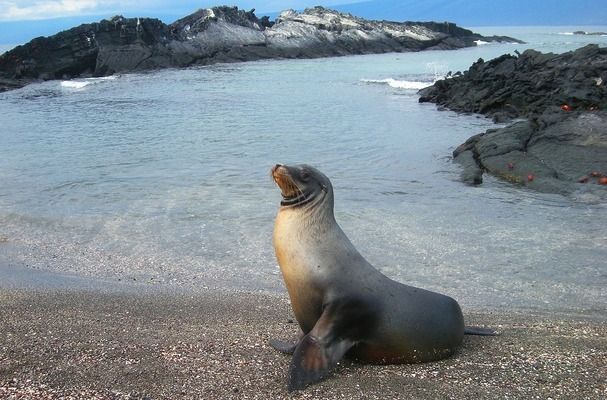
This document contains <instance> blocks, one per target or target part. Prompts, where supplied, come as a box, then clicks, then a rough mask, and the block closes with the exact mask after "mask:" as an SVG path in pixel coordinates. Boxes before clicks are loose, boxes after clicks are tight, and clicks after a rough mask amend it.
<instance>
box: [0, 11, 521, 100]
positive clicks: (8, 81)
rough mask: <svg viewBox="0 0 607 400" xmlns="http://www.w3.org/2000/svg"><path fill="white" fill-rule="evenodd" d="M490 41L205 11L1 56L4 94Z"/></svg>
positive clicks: (409, 28)
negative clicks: (133, 74)
mask: <svg viewBox="0 0 607 400" xmlns="http://www.w3.org/2000/svg"><path fill="white" fill-rule="evenodd" d="M479 40H481V41H484V42H495V41H506V42H520V41H518V40H516V39H513V38H510V37H505V36H491V37H485V36H481V35H479V34H476V33H473V32H472V31H469V30H467V29H463V28H460V27H458V26H456V25H455V24H452V23H448V22H445V23H436V22H402V23H399V22H390V21H370V20H365V19H362V18H358V17H355V16H352V15H350V14H342V13H338V12H336V11H332V10H328V9H325V8H322V7H314V8H309V9H306V10H305V11H303V12H295V11H293V10H287V11H283V12H282V13H281V14H280V16H279V17H278V18H277V19H276V20H275V21H270V19H269V18H268V17H262V18H258V17H257V16H256V15H255V13H254V10H251V11H244V10H239V9H238V8H237V7H226V6H223V7H213V8H209V9H201V10H198V11H197V12H195V13H193V14H191V15H188V16H186V17H184V18H182V19H180V20H178V21H175V22H174V23H172V24H170V25H167V24H165V23H163V22H162V21H160V20H158V19H152V18H124V17H121V16H116V17H113V18H112V19H110V20H102V21H100V22H97V23H92V24H84V25H80V26H78V27H75V28H72V29H69V30H67V31H63V32H60V33H57V34H56V35H53V36H50V37H39V38H36V39H34V40H32V41H31V42H29V43H27V44H24V45H22V46H17V47H16V48H15V49H13V50H11V51H8V52H6V53H4V54H2V55H0V91H5V90H10V89H15V88H19V87H22V86H24V85H26V84H28V83H31V82H36V81H43V80H52V79H71V78H77V77H92V76H95V77H99V76H107V75H112V74H115V73H124V72H130V71H142V70H152V69H161V68H169V67H188V66H192V65H206V64H213V63H219V62H239V61H253V60H260V59H274V58H318V57H331V56H343V55H354V54H375V53H387V52H405V51H420V50H431V49H459V48H463V47H470V46H475V45H476V41H479Z"/></svg>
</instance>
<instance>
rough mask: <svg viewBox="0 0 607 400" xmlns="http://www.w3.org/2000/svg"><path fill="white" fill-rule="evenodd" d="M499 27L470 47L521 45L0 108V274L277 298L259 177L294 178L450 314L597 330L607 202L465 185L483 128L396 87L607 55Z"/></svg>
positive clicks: (268, 213) (152, 78)
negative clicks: (494, 40) (455, 309)
mask: <svg viewBox="0 0 607 400" xmlns="http://www.w3.org/2000/svg"><path fill="white" fill-rule="evenodd" d="M512 29H513V28H508V29H507V30H506V29H502V28H491V29H490V28H483V29H479V30H480V31H482V32H483V33H492V34H509V35H512V36H515V37H519V38H522V39H523V40H528V41H529V43H528V44H526V45H512V44H502V45H492V44H490V45H483V46H479V47H476V48H472V49H464V50H458V51H449V52H447V51H430V52H421V53H407V54H385V55H373V56H356V57H343V58H330V59H319V60H290V61H263V62H252V63H243V64H226V65H215V66H210V67H204V68H191V69H186V70H164V71H159V72H151V73H145V74H128V75H122V76H116V77H110V78H103V79H77V80H74V81H64V82H60V81H53V82H46V83H42V84H36V85H30V86H27V87H25V88H23V89H20V90H17V91H12V92H8V93H3V94H0V115H2V125H3V126H2V130H1V131H0V182H1V187H0V236H3V237H5V238H7V239H8V241H7V242H6V243H0V263H4V264H11V265H19V266H27V267H28V268H32V269H43V270H45V271H51V272H61V273H69V274H76V275H84V276H92V277H97V278H103V279H114V280H119V279H120V280H121V281H135V280H136V281H137V282H139V283H141V282H142V281H143V282H146V283H149V284H160V285H162V284H170V285H176V286H187V287H192V288H196V287H207V286H220V287H233V288H234V287H235V288H246V289H255V290H256V289H260V290H283V285H282V281H281V277H280V274H279V271H278V268H277V266H276V261H275V258H274V254H273V248H272V244H271V231H272V227H273V218H274V215H275V213H276V210H277V208H278V203H279V201H280V194H279V191H278V190H277V189H276V188H275V186H274V185H273V183H272V181H271V180H270V178H269V168H270V167H271V166H272V165H273V164H275V163H276V162H284V163H295V162H305V163H309V164H312V165H315V166H317V167H318V168H319V169H321V170H322V171H324V172H325V173H326V174H327V175H328V176H329V177H330V178H331V179H332V181H333V185H334V187H335V191H336V216H337V219H338V221H339V223H340V224H341V225H342V227H343V229H344V230H345V232H346V233H347V234H348V235H349V237H350V239H351V240H352V241H353V242H354V244H355V245H356V246H357V247H358V249H359V250H360V251H361V253H362V254H363V255H365V256H366V257H367V259H368V260H369V261H371V263H373V264H374V265H375V266H377V267H378V268H380V269H381V270H382V271H384V272H385V273H386V274H387V275H389V276H391V277H393V278H395V279H398V280H400V281H403V282H407V283H409V284H413V285H417V286H422V287H425V288H428V289H433V290H438V291H441V292H443V293H447V294H450V295H452V296H455V297H456V298H457V299H458V300H459V301H460V303H462V304H463V305H464V306H465V307H472V308H501V307H508V308H516V309H527V308H532V309H537V310H545V311H548V312H561V313H577V314H588V315H592V316H600V317H604V314H605V311H604V310H605V309H606V306H607V293H606V292H607V291H605V287H606V285H607V261H606V260H607V246H606V245H607V233H606V231H605V229H604V227H605V226H606V225H607V212H606V211H607V207H606V206H605V203H604V202H603V201H602V200H601V198H604V196H600V195H596V194H593V193H585V192H583V191H582V189H580V191H579V192H578V193H576V194H574V195H573V196H571V197H562V196H557V195H546V194H541V193H535V192H531V191H528V190H525V189H521V188H518V187H513V186H511V185H509V184H505V183H502V182H500V181H497V180H494V179H491V178H487V179H486V180H485V182H484V184H483V185H482V186H480V187H469V186H466V185H464V184H462V183H460V182H459V181H458V175H459V171H460V170H459V167H458V166H457V165H454V164H453V163H452V160H451V156H450V155H451V152H452V151H453V149H454V148H455V147H456V146H457V145H458V144H460V143H461V142H463V141H464V140H466V139H467V138H468V137H469V136H471V135H473V134H475V133H479V132H482V131H484V130H485V129H487V128H489V127H492V126H494V125H493V124H492V123H491V121H489V120H487V119H485V118H482V117H478V116H474V115H458V114H455V113H452V112H449V111H437V109H436V107H435V106H434V105H431V104H419V103H418V101H417V100H418V98H417V95H416V90H415V89H410V87H414V88H416V87H418V86H421V85H423V84H429V83H431V82H432V81H433V80H435V79H436V78H438V77H440V76H443V75H444V74H446V73H447V72H448V71H454V72H455V71H457V70H465V69H467V67H468V66H469V65H470V64H471V63H472V62H473V61H475V60H477V59H478V58H479V57H482V58H484V59H486V60H487V59H490V58H492V57H495V56H498V55H500V54H503V53H505V52H511V51H513V50H514V49H518V50H519V51H523V50H524V49H525V48H536V49H539V50H549V51H565V50H571V49H574V48H577V47H579V46H580V45H583V44H586V43H591V42H600V43H602V44H603V45H605V44H607V38H604V37H589V36H575V37H573V36H569V35H560V34H558V33H559V32H570V31H573V30H577V28H576V27H566V28H546V29H544V30H543V31H542V30H541V28H533V29H531V28H516V29H518V30H514V31H513V30H512ZM584 30H588V31H590V30H591V29H590V28H588V27H585V28H584ZM596 30H601V29H600V27H597V29H596ZM603 30H606V28H603ZM517 33H518V34H517ZM409 83H412V84H409ZM32 273H34V272H32ZM0 279H2V273H0Z"/></svg>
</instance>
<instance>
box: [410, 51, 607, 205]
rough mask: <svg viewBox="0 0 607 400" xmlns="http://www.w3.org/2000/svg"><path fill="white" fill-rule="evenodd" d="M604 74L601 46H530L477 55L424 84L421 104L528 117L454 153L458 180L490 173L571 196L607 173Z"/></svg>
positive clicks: (477, 179) (606, 61) (606, 60)
mask: <svg viewBox="0 0 607 400" xmlns="http://www.w3.org/2000/svg"><path fill="white" fill-rule="evenodd" d="M606 80H607V49H605V48H599V47H598V46H596V45H589V46H586V47H583V48H580V49H578V50H576V51H574V52H569V53H564V54H551V53H549V54H542V53H540V52H537V51H533V50H527V51H525V52H524V53H523V54H521V55H520V56H519V57H515V56H511V55H503V56H501V57H498V58H496V59H494V60H491V61H489V62H484V61H483V60H479V61H478V62H476V63H475V64H474V65H472V67H471V68H470V69H469V70H468V71H466V72H465V73H464V74H462V75H459V76H457V77H453V78H449V79H446V80H442V81H438V82H437V83H436V84H434V85H433V86H432V87H429V88H426V89H422V90H421V91H420V94H421V98H420V102H423V101H432V102H435V103H437V104H440V105H441V106H445V107H447V108H450V109H453V110H456V111H460V112H475V113H481V114H485V115H488V116H492V117H493V118H494V119H496V120H500V121H502V120H508V119H512V118H525V120H524V121H520V122H516V123H513V124H511V125H509V126H507V127H505V128H501V129H491V130H488V131H487V132H485V133H482V134H479V135H475V136H473V137H471V138H470V139H468V140H467V141H466V142H465V143H464V144H462V145H460V146H459V147H458V148H457V149H456V150H455V151H454V153H453V156H454V158H455V161H457V162H459V163H460V164H461V165H462V166H463V172H462V180H463V181H465V182H467V183H470V184H478V183H481V182H482V172H483V171H487V172H489V173H491V174H493V175H495V176H498V177H500V178H502V179H505V180H507V181H509V182H512V183H516V184H520V185H525V186H529V187H530V188H533V189H536V190H539V191H543V192H551V193H561V194H568V193H572V192H574V191H576V190H584V189H588V188H589V187H592V188H597V189H598V188H599V186H597V185H600V186H601V187H602V186H603V185H601V184H600V183H601V180H600V177H601V176H603V175H606V176H607V111H602V110H607V88H606V85H605V82H606ZM603 181H604V180H603ZM590 185H593V186H590ZM604 187H605V188H607V186H604ZM600 193H601V197H602V198H605V197H606V196H605V191H600Z"/></svg>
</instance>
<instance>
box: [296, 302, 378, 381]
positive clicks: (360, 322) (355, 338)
mask: <svg viewBox="0 0 607 400" xmlns="http://www.w3.org/2000/svg"><path fill="white" fill-rule="evenodd" d="M376 315H377V314H376V310H374V309H373V308H372V307H371V305H370V304H369V303H368V302H365V301H364V300H362V299H356V298H342V299H339V300H336V301H333V302H331V303H329V304H327V305H326V306H324V308H323V312H322V314H321V316H320V318H319V319H318V321H317V322H316V325H314V328H313V329H312V330H311V331H310V332H309V333H308V334H307V335H305V336H304V337H303V338H302V340H301V341H300V342H299V344H298V345H297V348H296V349H295V353H294V354H293V360H292V362H291V367H290V369H289V391H293V390H299V389H303V388H305V387H306V386H308V385H310V384H312V383H316V382H318V381H321V380H322V379H324V378H326V377H327V376H328V375H329V373H330V371H331V369H333V367H335V365H337V363H338V362H339V360H341V359H342V358H343V356H344V355H345V354H346V352H347V351H348V350H350V348H352V346H354V345H355V344H356V343H358V342H359V341H360V340H361V339H363V338H364V337H365V336H366V335H367V334H368V333H369V328H370V327H373V326H374V325H375V324H374V320H375V318H376Z"/></svg>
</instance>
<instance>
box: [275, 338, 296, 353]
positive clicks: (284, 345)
mask: <svg viewBox="0 0 607 400" xmlns="http://www.w3.org/2000/svg"><path fill="white" fill-rule="evenodd" d="M298 344H299V341H298V342H295V343H289V342H283V341H282V340H276V339H270V346H272V347H273V348H275V349H276V350H278V351H280V352H281V353H285V354H293V353H294V352H295V349H296V348H297V345H298Z"/></svg>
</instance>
